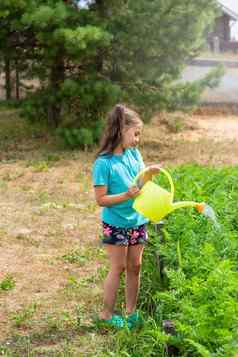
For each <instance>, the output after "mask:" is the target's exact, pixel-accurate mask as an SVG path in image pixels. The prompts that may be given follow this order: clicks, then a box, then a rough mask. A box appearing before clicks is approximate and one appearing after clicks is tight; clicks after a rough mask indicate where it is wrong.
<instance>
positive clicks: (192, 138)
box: [144, 112, 238, 165]
mask: <svg viewBox="0 0 238 357" xmlns="http://www.w3.org/2000/svg"><path fill="white" fill-rule="evenodd" d="M174 118H175V119H174V120H184V129H183V130H178V132H175V133H173V132H171V128H170V129H168V127H170V126H171V124H170V125H168V123H167V122H166V120H164V118H163V116H162V117H161V116H159V117H155V118H154V119H153V121H152V123H151V125H149V126H148V127H147V128H146V129H145V140H144V156H145V158H146V159H147V161H149V162H153V161H155V160H156V161H159V162H162V164H164V165H168V164H169V165H178V164H184V163H192V162H194V163H198V164H205V165H237V164H238V155H237V152H238V116H237V115H235V114H233V115H228V114H225V115H224V114H223V113H222V112H221V113H220V112H217V113H216V112H215V113H214V112H212V113H211V114H210V113H208V114H204V113H199V114H196V115H193V116H187V115H185V114H183V113H179V114H176V115H175V116H174ZM161 123H162V125H161ZM173 125H174V124H173Z"/></svg>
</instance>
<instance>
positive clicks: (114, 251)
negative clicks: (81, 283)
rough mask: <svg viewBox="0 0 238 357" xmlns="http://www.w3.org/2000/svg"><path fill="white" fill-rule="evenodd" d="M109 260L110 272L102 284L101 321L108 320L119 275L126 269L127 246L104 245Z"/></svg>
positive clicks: (114, 299) (113, 303)
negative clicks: (102, 303)
mask: <svg viewBox="0 0 238 357" xmlns="http://www.w3.org/2000/svg"><path fill="white" fill-rule="evenodd" d="M105 247H106V250H107V253H108V256H109V260H110V271H109V273H108V275H107V277H106V279H105V282H104V308H103V311H102V312H101V314H100V317H101V319H104V320H107V319H110V318H111V316H112V314H113V310H114V306H115V302H116V296H117V290H118V288H119V284H120V275H121V273H122V272H123V271H124V270H125V268H126V256H127V246H118V245H110V244H105Z"/></svg>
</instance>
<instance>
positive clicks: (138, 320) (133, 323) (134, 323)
mask: <svg viewBox="0 0 238 357" xmlns="http://www.w3.org/2000/svg"><path fill="white" fill-rule="evenodd" d="M143 322H144V321H143V319H142V317H141V316H140V314H139V312H138V311H135V312H133V313H132V314H130V315H129V316H128V317H127V326H128V328H129V329H130V330H131V329H133V328H137V327H142V325H143Z"/></svg>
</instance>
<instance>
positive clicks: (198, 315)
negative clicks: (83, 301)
mask: <svg viewBox="0 0 238 357" xmlns="http://www.w3.org/2000/svg"><path fill="white" fill-rule="evenodd" d="M170 172H171V174H172V176H173V179H174V184H175V189H176V192H175V201H178V200H195V201H199V202H200V201H204V202H206V203H208V204H209V205H210V206H211V207H213V209H214V210H215V212H216V214H217V218H218V221H219V223H220V228H219V229H218V228H216V227H215V226H214V225H213V223H212V221H210V220H208V219H207V218H205V217H204V216H203V215H201V214H199V213H197V212H196V211H195V210H194V209H193V208H184V209H179V210H177V211H174V212H173V213H172V214H170V215H169V216H167V217H166V218H165V220H164V225H163V226H162V228H160V229H159V230H158V227H157V229H156V227H155V226H154V225H151V226H150V227H149V230H150V242H149V244H148V245H147V248H146V250H145V255H144V262H143V272H142V284H141V291H140V302H139V303H140V309H141V311H142V313H143V314H144V317H145V321H146V322H145V325H144V327H143V329H141V330H140V331H137V332H135V333H134V332H132V333H131V335H130V336H129V337H128V335H126V333H124V332H122V333H120V335H119V336H118V340H117V347H116V348H117V349H118V351H119V350H120V353H121V354H120V355H121V356H123V355H124V356H134V357H136V356H142V355H144V356H168V355H178V356H193V357H196V356H204V357H208V356H213V357H228V356H234V355H235V354H237V353H238V214H237V202H238V168H237V167H230V168H221V169H214V168H208V167H200V166H195V165H191V166H182V167H178V168H176V169H173V170H170ZM161 176H162V175H161ZM158 181H159V184H161V185H163V186H164V185H165V184H166V182H165V180H164V178H162V177H159V178H158ZM167 320H169V321H170V322H172V324H173V326H174V328H173V329H172V332H171V331H170V332H169V333H168V331H165V328H164V324H165V322H166V321H167ZM171 350H172V352H171ZM118 351H117V352H115V353H118ZM171 353H172V354H171Z"/></svg>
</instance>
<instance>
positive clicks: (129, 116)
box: [97, 104, 142, 156]
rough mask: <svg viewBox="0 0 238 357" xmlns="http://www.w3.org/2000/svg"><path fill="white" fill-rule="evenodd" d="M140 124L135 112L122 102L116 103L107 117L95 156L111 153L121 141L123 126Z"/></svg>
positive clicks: (140, 121)
mask: <svg viewBox="0 0 238 357" xmlns="http://www.w3.org/2000/svg"><path fill="white" fill-rule="evenodd" d="M138 124H142V120H141V119H140V117H139V115H138V114H137V112H135V111H134V110H132V109H130V108H128V107H126V106H125V105H123V104H116V105H115V106H114V108H113V109H112V111H111V112H110V113H109V115H108V118H107V125H106V129H105V133H104V136H103V138H102V140H101V144H100V147H99V150H98V152H97V156H99V155H103V154H112V153H113V151H114V150H115V148H116V147H117V146H118V145H119V144H120V143H121V141H122V130H123V129H124V128H125V127H128V128H129V127H132V126H134V125H138Z"/></svg>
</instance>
